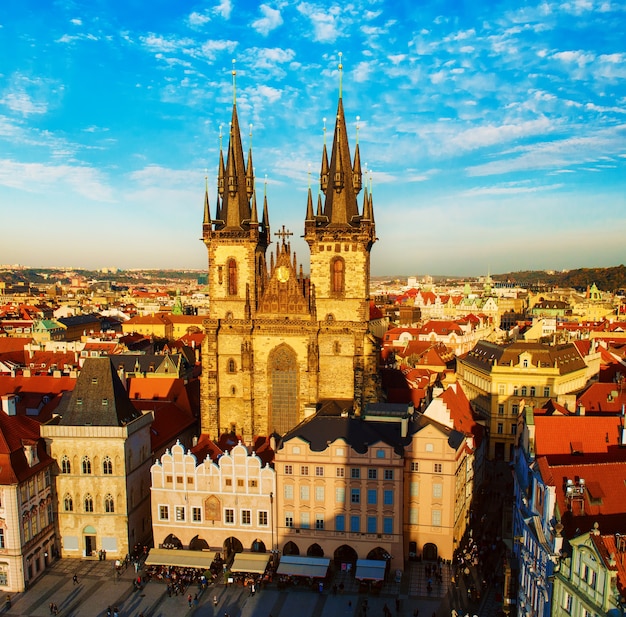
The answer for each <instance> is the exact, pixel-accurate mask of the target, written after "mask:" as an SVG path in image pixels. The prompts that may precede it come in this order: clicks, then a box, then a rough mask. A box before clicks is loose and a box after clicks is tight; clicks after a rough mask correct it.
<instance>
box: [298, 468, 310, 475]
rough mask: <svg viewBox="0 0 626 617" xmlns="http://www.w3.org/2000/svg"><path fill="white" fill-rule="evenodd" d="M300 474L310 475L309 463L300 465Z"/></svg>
mask: <svg viewBox="0 0 626 617" xmlns="http://www.w3.org/2000/svg"><path fill="white" fill-rule="evenodd" d="M300 475H301V476H308V475H309V466H308V465H300Z"/></svg>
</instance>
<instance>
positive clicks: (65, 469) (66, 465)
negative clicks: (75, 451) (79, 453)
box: [61, 455, 72, 473]
mask: <svg viewBox="0 0 626 617" xmlns="http://www.w3.org/2000/svg"><path fill="white" fill-rule="evenodd" d="M61 473H72V465H71V463H70V459H69V457H68V456H67V455H64V456H63V458H62V459H61Z"/></svg>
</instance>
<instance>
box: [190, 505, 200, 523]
mask: <svg viewBox="0 0 626 617" xmlns="http://www.w3.org/2000/svg"><path fill="white" fill-rule="evenodd" d="M191 520H192V521H193V522H194V523H201V522H202V508H199V507H198V506H194V507H193V508H191Z"/></svg>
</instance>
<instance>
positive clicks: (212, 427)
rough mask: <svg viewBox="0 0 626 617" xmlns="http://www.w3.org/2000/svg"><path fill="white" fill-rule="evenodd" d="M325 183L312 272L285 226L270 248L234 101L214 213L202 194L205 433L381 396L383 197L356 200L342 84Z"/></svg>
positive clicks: (278, 421)
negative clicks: (378, 263)
mask: <svg viewBox="0 0 626 617" xmlns="http://www.w3.org/2000/svg"><path fill="white" fill-rule="evenodd" d="M340 70H341V67H340ZM320 185H321V192H320V194H319V197H318V199H317V204H316V207H315V208H314V204H313V197H312V193H311V189H310V188H309V193H308V203H307V204H306V215H305V220H304V238H305V240H306V242H307V243H308V245H309V248H310V253H311V257H310V275H309V276H308V277H307V276H305V274H304V272H303V268H302V266H301V265H300V266H299V267H298V264H297V263H296V259H295V254H293V255H292V252H291V247H290V243H289V242H288V237H289V235H291V234H290V233H289V232H286V231H285V229H284V227H283V228H282V231H281V232H279V233H277V234H274V236H275V238H277V242H276V247H275V248H270V244H271V241H272V239H271V234H270V222H269V212H268V204H267V195H265V196H264V199H263V206H262V211H261V212H260V213H259V210H260V208H259V207H258V206H257V199H256V192H255V179H254V169H253V165H252V149H250V150H249V151H248V155H247V160H246V157H245V156H244V151H243V147H242V140H241V132H240V128H239V120H238V117H237V104H236V101H235V102H234V103H233V111H232V121H231V124H230V135H229V141H228V150H227V153H226V160H225V161H224V152H223V151H222V150H221V148H220V154H219V169H218V186H217V204H216V208H215V217H214V218H212V217H211V213H210V209H209V196H208V187H207V189H206V192H205V198H204V221H203V229H202V239H203V241H204V243H205V245H206V247H207V250H208V258H209V272H208V275H209V276H208V285H209V303H210V304H209V315H208V318H207V319H205V320H204V330H205V339H204V342H203V345H202V368H203V370H202V389H201V396H202V402H201V423H202V426H201V429H202V432H203V433H206V434H209V435H210V436H212V437H217V436H218V435H219V434H221V433H223V432H230V431H234V432H236V433H237V434H239V435H241V436H243V437H244V439H245V440H248V439H250V438H251V437H252V436H254V435H269V434H271V433H278V434H280V435H282V434H284V433H285V432H286V431H287V430H289V429H290V428H292V427H294V426H295V425H296V424H298V423H299V422H300V421H302V420H303V419H304V418H305V417H306V416H307V415H310V414H311V413H314V412H315V410H316V409H318V408H319V407H320V404H323V403H325V402H327V401H340V402H341V403H342V404H343V405H345V406H350V405H352V406H353V409H354V411H355V413H357V414H358V413H360V411H361V409H362V408H363V406H364V404H365V403H367V402H370V401H375V400H378V397H379V390H378V385H377V384H378V380H377V362H376V357H377V352H376V346H375V343H374V340H373V339H372V337H371V336H370V334H369V332H368V321H369V283H370V251H371V248H372V245H373V244H374V242H375V241H376V233H375V226H374V213H373V203H372V195H371V190H370V191H369V193H368V190H367V187H365V190H364V191H363V193H364V195H363V200H362V207H361V208H359V206H358V203H357V196H358V194H359V193H360V192H361V189H362V172H361V163H360V154H359V146H358V143H357V144H356V147H355V154H354V159H352V158H351V156H350V147H349V143H348V135H347V131H346V122H345V117H344V110H343V102H342V97H341V93H340V96H339V104H338V109H337V114H336V124H335V129H334V136H333V143H332V148H331V151H330V157H329V153H328V150H327V147H326V143H324V146H323V152H322V164H321V173H320ZM303 210H304V208H303ZM259 214H260V216H259Z"/></svg>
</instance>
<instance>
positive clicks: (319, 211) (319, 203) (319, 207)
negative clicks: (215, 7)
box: [317, 193, 324, 216]
mask: <svg viewBox="0 0 626 617" xmlns="http://www.w3.org/2000/svg"><path fill="white" fill-rule="evenodd" d="M317 216H324V212H323V210H322V194H321V193H318V194H317Z"/></svg>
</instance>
